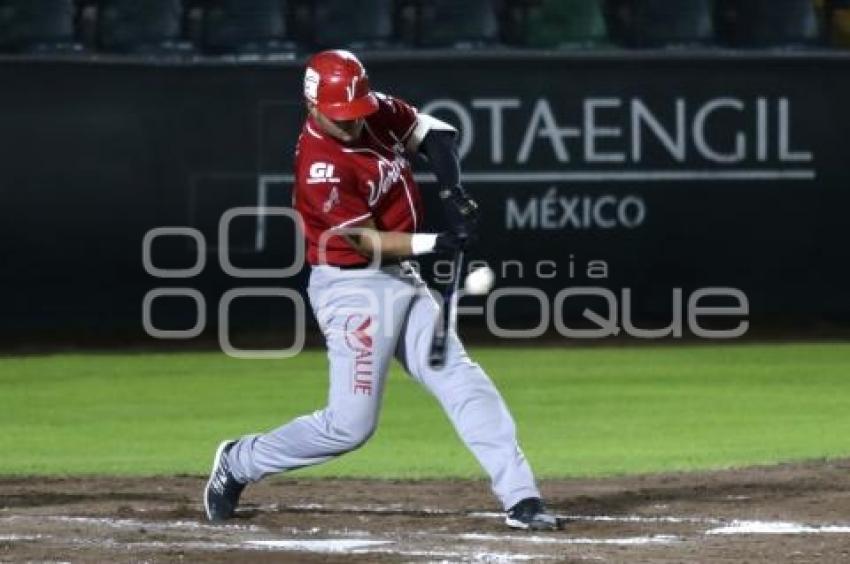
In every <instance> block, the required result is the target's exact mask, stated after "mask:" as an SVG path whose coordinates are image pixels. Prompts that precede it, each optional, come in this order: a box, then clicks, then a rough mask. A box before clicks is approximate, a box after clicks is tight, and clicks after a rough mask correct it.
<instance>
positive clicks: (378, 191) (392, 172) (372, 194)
mask: <svg viewBox="0 0 850 564" xmlns="http://www.w3.org/2000/svg"><path fill="white" fill-rule="evenodd" d="M405 166H407V161H406V159H405V158H404V157H400V156H396V158H395V159H393V160H392V161H389V160H386V159H381V160H379V161H378V183H377V184H376V183H375V181H373V180H368V181H367V183H368V184H369V205H370V206H374V205H375V204H376V203H378V200H379V199H380V198H381V196H382V195H384V194H386V193H387V192H389V190H390V188H392V186H393V185H394V184H395V183H396V182H398V181H399V180H401V181H402V182H404V177H403V176H402V171H403V170H404V167H405Z"/></svg>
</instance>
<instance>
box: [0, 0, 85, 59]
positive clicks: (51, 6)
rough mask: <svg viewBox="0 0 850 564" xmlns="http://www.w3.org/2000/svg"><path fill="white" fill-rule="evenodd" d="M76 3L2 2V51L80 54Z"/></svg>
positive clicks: (45, 0) (56, 0) (70, 0)
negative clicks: (78, 52)
mask: <svg viewBox="0 0 850 564" xmlns="http://www.w3.org/2000/svg"><path fill="white" fill-rule="evenodd" d="M76 20H77V10H76V4H75V3H74V0H0V51H6V52H52V53H60V52H71V53H73V52H77V51H81V50H82V45H81V44H80V42H79V41H78V38H77V33H76Z"/></svg>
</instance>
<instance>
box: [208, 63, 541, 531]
mask: <svg viewBox="0 0 850 564" xmlns="http://www.w3.org/2000/svg"><path fill="white" fill-rule="evenodd" d="M304 97H305V99H306V105H307V114H308V115H307V118H306V121H305V123H304V127H303V129H302V131H301V135H300V138H299V141H298V146H297V148H296V156H295V188H294V194H293V200H294V205H295V208H296V209H297V211H298V212H299V213H300V214H301V217H302V220H303V228H304V234H305V239H306V244H307V260H308V262H309V263H310V265H311V273H310V281H309V285H308V295H309V297H310V303H311V306H312V308H313V311H314V313H315V315H316V319H317V320H318V323H319V326H320V328H321V329H322V332H323V333H324V336H325V339H326V343H327V350H328V359H329V362H330V391H329V394H328V404H327V406H326V407H325V408H324V409H321V410H319V411H315V412H313V413H311V414H309V415H304V416H302V417H298V418H296V419H294V420H292V421H290V422H289V423H286V424H285V425H283V426H282V427H279V428H277V429H274V430H272V431H269V432H267V433H261V434H256V435H248V436H244V437H242V438H240V439H238V440H227V441H224V442H223V443H221V445H219V447H218V450H217V451H216V453H215V458H214V460H213V467H212V473H211V475H210V478H209V482H208V483H207V487H206V489H205V491H204V506H205V509H206V515H207V517H208V518H209V519H210V520H213V521H219V520H224V519H228V518H230V517H232V516H233V514H234V510H235V509H236V506H237V504H238V502H239V496H240V494H241V493H242V490H243V489H244V488H245V486H246V485H247V484H250V483H251V482H256V481H258V480H260V479H261V478H263V477H264V476H268V475H269V474H276V473H278V472H284V471H287V470H292V469H295V468H303V467H305V466H312V465H314V464H319V463H321V462H325V461H327V460H330V459H332V458H334V457H336V456H339V455H341V454H344V453H346V452H349V451H351V450H354V449H356V448H358V447H359V446H361V445H362V444H363V443H365V442H366V441H367V440H368V439H369V437H370V436H371V435H372V433H373V432H374V430H375V426H376V424H377V422H378V414H379V411H380V407H381V398H382V395H383V388H384V384H385V381H386V376H387V371H388V369H389V365H390V361H391V360H392V359H393V358H396V359H398V361H399V362H400V363H401V364H402V366H403V367H404V369H405V370H406V371H407V373H408V374H410V376H411V377H412V378H413V379H415V380H416V381H418V382H419V383H420V384H422V386H424V387H425V388H426V389H427V390H428V391H429V392H431V393H432V394H433V395H434V396H435V397H436V398H437V401H439V402H440V404H441V405H442V407H443V409H444V410H445V412H446V414H447V415H448V417H449V419H450V420H451V422H452V424H453V425H454V427H455V429H456V430H457V432H458V434H459V436H460V437H461V439H462V440H463V442H464V443H465V444H466V446H467V447H468V448H469V449H470V450H471V451H472V453H473V454H474V455H475V457H476V459H477V460H478V462H479V463H480V464H481V466H482V467H483V468H484V470H485V471H486V472H487V474H489V476H490V479H491V485H492V489H493V491H494V493H495V494H496V496H497V497H498V498H499V500H500V501H501V503H502V505H503V507H504V508H505V510H506V512H507V514H506V523H507V524H508V525H509V526H511V527H515V528H522V529H552V528H555V527H556V526H557V521H556V519H555V517H554V516H553V515H552V514H550V513H548V512H547V511H546V509H545V507H544V505H543V503H542V501H541V499H540V492H539V490H538V489H537V486H536V484H535V481H534V476H533V474H532V471H531V468H530V466H529V464H528V461H527V460H526V459H525V456H524V455H523V453H522V451H521V450H520V448H519V446H518V444H517V438H516V429H515V426H514V421H513V418H512V417H511V414H510V413H509V411H508V408H507V406H506V405H505V402H504V400H503V399H502V397H501V395H500V394H499V392H498V391H497V390H496V388H495V386H494V385H493V383H492V382H491V381H490V379H489V378H488V377H487V375H486V374H485V373H484V371H483V370H482V369H481V367H480V366H478V365H477V364H476V363H474V362H472V361H471V360H470V359H469V357H468V356H467V354H466V351H465V350H464V348H463V345H462V344H461V343H460V341H459V340H458V338H457V335H456V334H451V335H450V338H449V342H448V345H447V353H446V362H445V366H444V368H443V369H441V370H434V369H432V368H431V367H430V366H429V363H428V356H429V348H430V343H431V338H432V335H433V333H434V327H435V324H436V323H439V315H438V314H439V306H438V304H437V302H436V301H435V300H434V299H433V297H432V295H431V294H430V292H429V291H428V289H427V286H426V285H425V284H424V283H423V282H422V280H421V278H420V277H419V275H418V273H417V272H416V271H415V270H414V269H413V268H412V267H411V266H410V265H409V263H407V262H405V260H404V259H406V258H410V257H414V256H417V255H423V254H426V253H435V252H436V253H440V252H444V253H452V252H455V251H456V250H458V249H460V248H463V247H465V246H466V245H467V244H468V243H469V241H470V239H471V237H473V235H474V232H475V227H476V219H477V213H478V212H477V205H476V204H475V202H474V201H473V200H472V199H471V198H470V197H469V196H468V195H467V194H466V192H465V191H464V190H463V188H462V187H461V185H460V168H459V164H458V155H457V149H456V140H455V136H456V133H457V132H456V130H455V129H454V128H453V127H452V126H450V125H449V124H447V123H444V122H442V121H440V120H438V119H436V118H434V117H432V116H429V115H425V114H421V113H417V111H416V109H415V108H413V107H411V106H410V105H408V104H407V103H405V102H404V101H403V100H400V99H398V98H394V97H392V96H388V95H385V94H380V93H378V92H372V91H371V90H370V87H369V80H368V78H367V76H366V71H365V69H364V68H363V65H362V64H361V63H360V61H359V60H358V59H357V58H356V57H355V56H354V55H353V54H352V53H350V52H348V51H341V50H331V51H323V52H321V53H318V54H316V55H314V56H313V57H312V58H311V59H310V60H309V61H308V63H307V69H306V72H305V75H304ZM417 152H419V153H421V154H422V155H424V156H425V157H426V158H427V159H428V161H429V164H430V166H431V168H432V169H433V172H434V174H435V175H436V177H437V181H438V184H439V186H440V198H441V202H442V204H443V208H444V210H443V211H444V213H445V216H446V219H447V223H448V224H449V226H450V229H448V230H447V231H446V232H444V233H421V232H420V231H419V229H420V227H421V225H422V214H423V209H422V208H423V206H422V201H421V197H420V193H419V187H418V186H417V185H416V182H415V181H414V179H413V173H412V171H411V168H410V163H409V161H408V157H409V156H410V155H413V154H415V153H417Z"/></svg>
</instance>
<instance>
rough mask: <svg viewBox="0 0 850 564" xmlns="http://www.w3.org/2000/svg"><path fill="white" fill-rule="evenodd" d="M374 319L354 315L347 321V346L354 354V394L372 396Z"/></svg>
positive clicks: (345, 327) (345, 326)
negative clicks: (372, 333) (372, 331)
mask: <svg viewBox="0 0 850 564" xmlns="http://www.w3.org/2000/svg"><path fill="white" fill-rule="evenodd" d="M371 329H372V318H371V317H370V316H364V315H361V314H359V313H353V314H351V315H349V316H348V317H347V318H346V319H345V325H344V328H343V331H344V335H345V345H346V346H347V347H348V348H349V349H350V350H351V352H353V353H354V375H353V376H354V387H353V389H352V391H353V393H354V394H355V395H356V394H363V395H367V396H371V395H372V384H373V383H374V360H373V359H374V354H373V350H372V345H373V341H372V335H371Z"/></svg>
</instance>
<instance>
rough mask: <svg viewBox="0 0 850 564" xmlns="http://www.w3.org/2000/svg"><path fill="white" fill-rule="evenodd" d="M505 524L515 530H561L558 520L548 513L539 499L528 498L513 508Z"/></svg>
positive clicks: (509, 511)
mask: <svg viewBox="0 0 850 564" xmlns="http://www.w3.org/2000/svg"><path fill="white" fill-rule="evenodd" d="M505 524H506V525H507V526H508V527H512V528H514V529H526V530H533V531H553V530H555V529H559V528H560V523H559V522H558V518H557V517H555V516H554V515H552V514H551V513H549V512H548V511H546V507H545V506H544V505H543V501H541V500H540V498H538V497H527V498H525V499H523V500H522V501H520V502H519V503H517V504H516V505H514V506H513V507H511V508H510V509H509V510H508V514H507V516H506V517H505Z"/></svg>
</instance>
